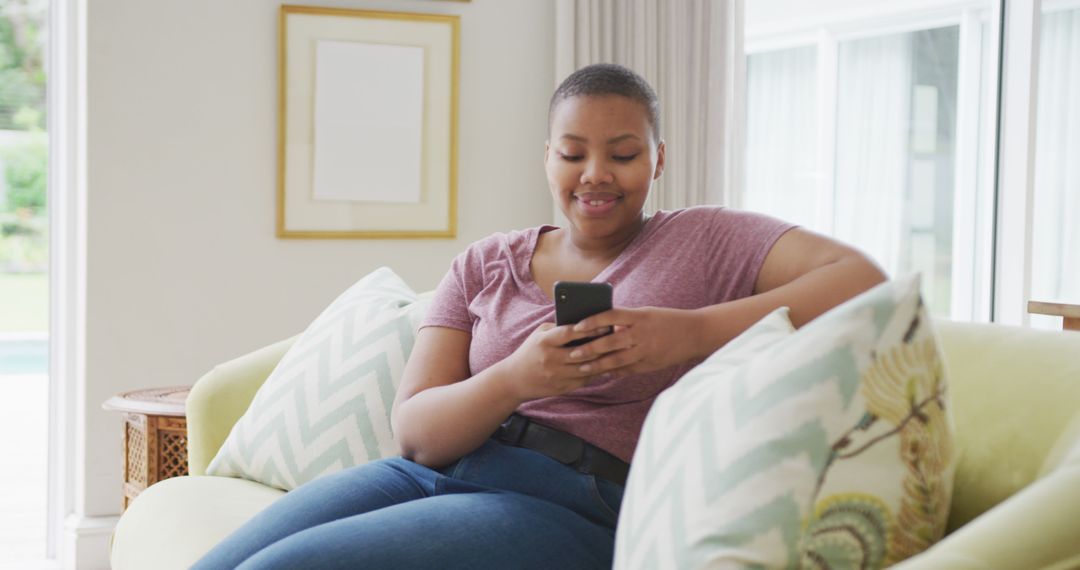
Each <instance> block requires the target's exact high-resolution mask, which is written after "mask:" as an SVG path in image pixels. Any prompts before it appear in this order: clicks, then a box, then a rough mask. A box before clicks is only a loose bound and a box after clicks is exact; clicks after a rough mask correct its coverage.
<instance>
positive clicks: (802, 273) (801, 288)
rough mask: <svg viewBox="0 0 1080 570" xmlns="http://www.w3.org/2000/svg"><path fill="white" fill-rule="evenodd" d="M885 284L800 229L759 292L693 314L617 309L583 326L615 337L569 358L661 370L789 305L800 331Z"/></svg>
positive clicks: (836, 247) (839, 248)
mask: <svg viewBox="0 0 1080 570" xmlns="http://www.w3.org/2000/svg"><path fill="white" fill-rule="evenodd" d="M884 280H885V274H884V273H883V272H882V271H881V270H880V269H879V268H878V267H877V265H875V264H874V262H873V261H871V260H870V259H869V258H868V257H866V256H865V255H864V254H862V253H860V252H859V251H858V250H856V249H855V248H852V247H850V246H848V245H845V244H843V243H841V242H839V241H836V240H834V239H831V238H828V237H825V236H822V235H819V234H815V233H813V232H810V231H807V230H803V229H800V228H794V229H792V230H790V231H788V232H786V233H785V234H784V235H783V236H781V237H780V239H778V240H777V241H776V243H775V244H773V247H772V248H771V249H770V250H769V253H768V254H767V255H766V257H765V262H764V264H763V265H762V268H761V270H760V271H759V273H758V277H757V281H756V283H755V287H754V293H755V294H754V295H752V296H750V297H745V298H743V299H738V300H735V301H730V302H727V303H720V304H717V305H710V306H708V307H703V308H700V309H694V310H680V309H666V308H656V307H643V308H640V309H618V308H617V309H613V310H611V311H607V312H604V313H601V314H599V315H595V316H592V317H589V318H588V319H585V320H583V321H581V322H580V323H579V324H578V326H580V327H581V328H583V329H588V330H591V329H596V328H600V327H606V326H614V327H615V333H614V334H611V335H608V336H606V337H603V338H600V339H597V340H595V341H592V342H590V343H588V344H586V345H583V346H581V347H579V350H576V351H574V352H573V353H572V354H571V355H570V356H571V360H572V361H573V362H578V363H580V366H581V370H582V371H584V372H588V373H590V374H602V373H605V372H617V373H619V374H634V373H639V372H648V371H651V370H659V369H661V368H666V367H668V366H672V365H674V364H680V363H683V362H687V361H690V360H695V359H702V358H705V357H707V356H709V355H710V354H712V353H713V352H715V351H716V350H717V349H718V348H720V347H722V346H724V345H725V344H727V342H728V341H730V340H731V339H733V338H735V337H736V336H738V335H739V334H741V333H742V332H743V331H745V330H746V329H747V328H749V327H750V325H752V324H754V323H755V322H757V321H758V320H760V319H761V318H762V317H764V316H765V315H767V314H768V313H769V312H771V311H773V310H775V309H776V308H778V307H783V306H787V307H789V308H790V309H791V312H790V316H791V321H792V323H793V324H794V325H795V326H796V327H799V326H802V325H804V324H806V323H807V322H809V321H811V320H813V319H814V318H815V317H817V316H818V315H820V314H822V313H824V312H825V311H828V310H829V309H831V308H833V307H835V306H836V305H839V304H840V303H842V302H844V301H846V300H848V299H850V298H852V297H854V296H856V295H858V294H859V293H861V292H863V291H865V290H867V289H869V288H871V287H873V286H874V285H877V284H878V283H881V282H882V281H884ZM589 361H591V362H589Z"/></svg>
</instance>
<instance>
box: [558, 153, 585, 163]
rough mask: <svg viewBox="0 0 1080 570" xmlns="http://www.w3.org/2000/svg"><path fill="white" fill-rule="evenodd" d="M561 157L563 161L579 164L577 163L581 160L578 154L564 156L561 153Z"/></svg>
mask: <svg viewBox="0 0 1080 570" xmlns="http://www.w3.org/2000/svg"><path fill="white" fill-rule="evenodd" d="M559 156H561V157H562V159H563V160H565V161H567V162H577V161H579V160H581V156H580V155H577V154H563V153H561V152H560V153H559Z"/></svg>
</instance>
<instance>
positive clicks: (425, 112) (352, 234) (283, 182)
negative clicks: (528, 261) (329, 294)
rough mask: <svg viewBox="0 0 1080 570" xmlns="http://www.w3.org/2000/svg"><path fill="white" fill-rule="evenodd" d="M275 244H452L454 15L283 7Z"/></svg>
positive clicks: (454, 215) (454, 194)
mask: <svg viewBox="0 0 1080 570" xmlns="http://www.w3.org/2000/svg"><path fill="white" fill-rule="evenodd" d="M278 33H279V54H278V57H279V70H278V71H279V74H278V90H279V93H278V97H279V99H278V104H279V117H278V121H279V122H278V209H277V235H278V237H282V238H452V237H454V236H455V233H456V218H457V97H458V95H457V94H458V83H457V78H458V57H459V55H458V54H459V52H458V50H459V35H460V32H459V20H458V17H457V16H446V15H435V14H412V13H403V12H376V11H367V10H349V9H340V8H318V7H311V6H282V7H281V13H280V20H279V30H278Z"/></svg>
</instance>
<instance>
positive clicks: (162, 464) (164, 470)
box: [101, 386, 191, 510]
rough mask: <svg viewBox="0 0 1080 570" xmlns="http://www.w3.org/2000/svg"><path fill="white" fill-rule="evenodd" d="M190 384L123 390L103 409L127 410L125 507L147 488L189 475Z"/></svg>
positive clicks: (110, 399) (125, 431) (125, 412)
mask: <svg viewBox="0 0 1080 570" xmlns="http://www.w3.org/2000/svg"><path fill="white" fill-rule="evenodd" d="M190 389H191V386H172V387H169V388H151V389H148V390H134V391H131V392H123V393H120V394H117V395H115V396H113V397H112V398H109V399H108V400H107V401H106V402H105V403H104V404H102V405H101V407H102V408H104V409H106V410H111V411H118V412H123V413H124V498H123V508H124V509H125V510H126V509H127V507H128V505H129V504H131V501H132V500H134V499H135V497H137V496H138V495H139V493H141V492H143V491H144V490H146V488H147V487H149V486H150V485H153V484H154V483H157V482H158V481H161V480H163V479H168V478H170V477H177V476H180V475H187V474H188V462H187V417H186V416H185V406H184V404H185V402H186V400H187V395H188V391H189V390H190Z"/></svg>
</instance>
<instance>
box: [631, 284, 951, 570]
mask: <svg viewBox="0 0 1080 570" xmlns="http://www.w3.org/2000/svg"><path fill="white" fill-rule="evenodd" d="M769 319H775V315H770V317H769V318H767V319H766V320H769ZM763 324H767V323H764V322H763ZM763 324H759V325H757V326H755V327H752V328H751V329H750V330H748V331H747V332H746V333H744V335H743V336H741V337H740V338H739V339H736V340H737V341H739V344H742V345H745V343H746V340H745V339H744V337H746V336H752V337H759V338H760V337H761V336H762V335H763V334H767V332H768V330H769V328H770V327H771V328H775V325H774V324H773V325H769V326H768V327H765V330H764V331H763V330H762V328H763ZM733 343H735V341H733ZM759 344H761V346H760V347H759V349H758V350H757V351H756V353H755V354H753V355H751V356H750V357H749V358H747V355H746V354H745V352H740V351H729V350H724V349H722V350H720V351H718V352H717V353H716V354H714V355H713V356H711V357H710V358H709V359H707V360H706V361H705V362H703V363H702V364H701V365H700V366H698V367H697V368H695V369H694V370H692V371H690V372H689V373H688V374H687V375H686V376H684V377H683V378H682V379H681V380H680V381H679V382H678V383H677V384H676V385H675V386H673V387H672V388H670V389H668V390H667V391H665V392H664V393H663V394H661V396H660V397H659V398H658V399H657V401H656V403H655V404H654V406H653V408H652V409H651V410H650V412H649V415H648V417H647V418H646V420H645V425H644V427H643V430H642V434H641V438H640V440H639V442H638V447H637V450H636V451H635V455H634V462H633V465H632V467H631V471H630V477H629V480H628V482H627V489H626V495H625V498H624V500H623V505H622V510H621V512H620V517H619V526H618V530H617V535H616V558H615V566H616V568H701V567H743V566H763V567H770V568H773V567H775V568H782V567H783V568H794V567H801V568H881V567H884V566H888V565H890V564H894V563H896V562H899V561H901V560H903V559H905V558H907V557H909V556H912V555H914V554H917V553H918V552H921V551H922V550H924V549H926V548H928V547H929V546H930V545H931V544H933V543H934V542H935V541H937V540H938V539H940V538H941V536H942V535H943V534H944V531H945V523H946V521H947V519H948V515H949V504H950V498H951V492H952V473H953V469H954V452H953V431H952V422H951V418H950V416H949V406H948V392H947V390H946V379H945V375H944V371H943V369H942V357H941V353H940V350H939V348H938V342H937V339H936V337H935V334H934V331H933V328H932V322H931V320H930V318H929V316H928V315H927V312H926V309H925V307H924V306H923V303H922V298H921V296H920V294H919V279H918V277H917V276H912V277H908V278H905V279H899V280H896V281H892V282H889V283H885V284H882V285H880V286H878V287H876V288H874V289H872V290H870V291H868V292H866V293H864V294H862V295H860V296H859V297H856V298H855V299H852V300H851V301H848V302H847V303H845V304H843V305H841V306H839V307H837V308H835V309H833V310H832V311H830V312H829V313H826V314H825V315H822V316H821V317H819V318H818V319H816V320H815V321H813V322H811V323H809V324H808V325H806V326H805V327H803V328H802V329H800V330H798V331H796V332H795V333H793V334H790V335H786V336H781V337H779V338H777V337H776V336H775V335H774V336H773V338H771V339H770V340H769V342H768V343H764V344H762V343H759ZM733 357H734V358H737V361H736V362H735V363H734V365H733V363H732V358H733ZM703 387H705V389H703Z"/></svg>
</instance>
